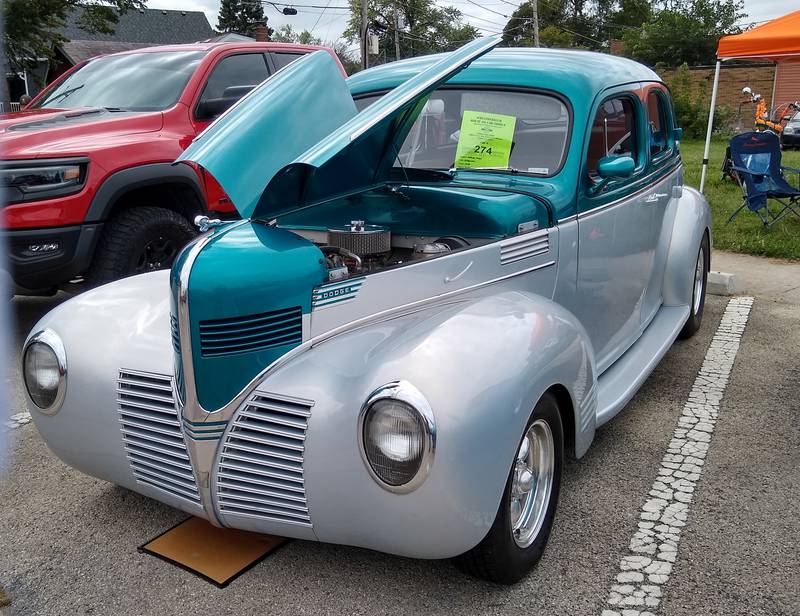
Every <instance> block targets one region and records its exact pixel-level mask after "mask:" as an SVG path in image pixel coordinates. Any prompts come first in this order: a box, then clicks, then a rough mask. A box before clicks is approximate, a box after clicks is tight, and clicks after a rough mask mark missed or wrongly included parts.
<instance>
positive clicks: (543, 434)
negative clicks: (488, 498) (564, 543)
mask: <svg viewBox="0 0 800 616" xmlns="http://www.w3.org/2000/svg"><path fill="white" fill-rule="evenodd" d="M554 465H555V445H554V443H553V432H552V431H551V430H550V426H549V425H548V423H547V422H546V421H544V420H543V419H537V420H536V421H534V422H533V423H532V424H531V426H530V428H528V431H527V432H526V433H525V437H524V438H523V439H522V443H520V446H519V450H518V451H517V456H516V458H515V460H514V469H513V476H512V478H511V500H510V505H509V506H510V514H511V535H512V537H514V542H515V543H516V544H517V545H518V546H519V547H521V548H527V547H528V546H529V545H530V544H531V543H533V541H534V539H536V536H537V535H538V534H539V531H540V530H541V528H542V524H544V519H545V516H546V515H547V506H548V504H549V503H550V494H551V492H552V491H553V471H554Z"/></svg>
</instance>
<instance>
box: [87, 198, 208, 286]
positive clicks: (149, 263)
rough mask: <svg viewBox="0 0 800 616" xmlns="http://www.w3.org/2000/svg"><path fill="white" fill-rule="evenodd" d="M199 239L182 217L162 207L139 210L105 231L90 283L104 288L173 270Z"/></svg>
mask: <svg viewBox="0 0 800 616" xmlns="http://www.w3.org/2000/svg"><path fill="white" fill-rule="evenodd" d="M194 235H195V232H194V229H193V228H192V226H191V225H190V224H189V221H188V220H186V219H185V218H184V217H183V216H181V215H180V214H177V213H175V212H173V211H172V210H167V209H164V208H160V207H137V208H132V209H129V210H125V211H123V212H122V213H120V214H118V215H117V216H115V217H114V218H113V219H112V220H111V221H110V222H109V223H108V224H107V225H106V228H105V229H104V230H103V236H102V238H101V239H100V245H99V246H98V247H97V252H96V253H95V256H94V261H93V263H92V268H91V270H90V272H89V282H90V283H91V284H93V285H98V284H104V283H106V282H111V281H112V280H117V279H119V278H125V277H126V276H133V275H135V274H143V273H145V272H152V271H155V270H160V269H166V268H169V267H171V266H172V262H173V261H174V260H175V257H176V256H177V254H178V252H180V250H181V248H183V247H184V246H185V245H186V244H187V243H188V242H189V240H191V239H192V238H193V237H194Z"/></svg>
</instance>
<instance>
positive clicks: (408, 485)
mask: <svg viewBox="0 0 800 616" xmlns="http://www.w3.org/2000/svg"><path fill="white" fill-rule="evenodd" d="M393 401H394V402H397V403H399V405H398V408H394V409H392V408H391V407H390V408H389V413H388V414H389V415H391V414H392V413H393V414H394V418H393V419H395V420H396V422H397V420H398V419H399V420H400V423H402V422H404V423H405V424H406V426H410V425H413V426H414V427H415V428H417V429H418V431H419V433H418V434H410V433H406V434H405V435H403V434H398V433H394V434H391V435H388V436H390V437H392V436H393V437H396V439H397V438H399V439H400V445H403V444H405V445H406V449H407V452H404V451H396V452H392V451H389V452H386V451H378V452H377V453H378V454H379V456H380V457H381V458H383V462H388V463H390V464H391V463H392V460H393V459H394V460H397V463H398V465H402V464H404V463H406V462H408V461H410V460H411V458H409V459H408V460H405V461H404V460H401V458H402V456H403V454H404V453H407V454H408V455H409V456H410V455H411V453H412V451H414V450H416V453H417V455H416V456H415V458H414V460H415V461H416V460H418V464H416V472H415V473H414V474H413V475H412V476H410V477H408V478H407V479H405V480H403V481H402V482H397V481H392V480H391V479H390V477H388V476H387V474H388V473H387V469H385V468H384V469H378V470H376V468H375V466H376V465H378V461H377V460H375V459H374V458H375V457H376V450H377V449H379V446H378V445H377V444H376V443H374V442H367V439H368V438H369V436H368V435H367V430H368V429H370V428H372V422H373V421H374V419H375V418H374V417H373V416H374V415H375V414H376V413H378V412H383V413H384V415H386V414H387V413H386V411H385V410H384V409H381V407H380V406H379V403H381V404H385V403H391V402H393ZM386 406H388V405H386ZM390 419H392V418H390ZM404 436H405V437H406V438H407V442H406V443H403V442H402V438H403V437H404ZM414 439H418V440H416V441H414ZM358 446H359V450H360V452H361V459H362V460H363V461H364V466H366V467H367V471H368V472H369V474H370V476H371V477H372V479H373V480H375V482H376V483H377V484H378V485H379V486H381V487H382V488H383V489H385V490H388V491H389V492H393V493H395V494H407V493H409V492H412V491H414V490H416V489H417V488H418V487H419V486H420V485H422V483H423V482H424V481H425V479H426V478H427V477H428V474H429V472H430V469H431V466H432V464H433V457H434V453H435V449H436V424H435V421H434V417H433V410H432V409H431V406H430V404H429V403H428V400H427V399H426V398H425V396H424V395H422V392H420V391H419V389H417V388H416V387H414V386H413V385H412V384H411V383H409V382H407V381H395V382H392V383H388V384H386V385H383V386H381V387H379V388H378V389H376V390H375V391H374V392H372V394H370V396H369V397H368V398H367V401H366V402H365V403H364V406H362V407H361V412H360V414H359V417H358ZM393 454H396V455H395V456H394V458H393ZM389 472H391V470H389ZM397 474H400V473H399V472H398V473H397Z"/></svg>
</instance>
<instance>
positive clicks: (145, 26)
mask: <svg viewBox="0 0 800 616" xmlns="http://www.w3.org/2000/svg"><path fill="white" fill-rule="evenodd" d="M82 11H83V9H82V8H78V9H76V10H74V11H72V13H70V15H69V16H68V18H67V24H66V26H64V27H63V28H60V29H59V30H58V32H59V34H61V35H62V36H63V37H64V38H66V39H68V40H70V41H81V42H86V41H106V42H117V43H143V44H146V45H170V44H174V43H193V42H195V41H202V40H205V39H209V38H211V37H213V36H214V35H215V34H216V33H215V32H214V30H213V29H212V28H211V25H210V24H209V23H208V19H206V16H205V13H203V12H202V11H171V10H162V9H143V10H130V11H126V12H125V13H121V14H120V15H119V22H118V23H117V24H116V25H115V26H114V32H113V33H111V34H104V33H101V32H87V31H86V30H82V29H81V28H80V27H79V25H78V22H79V20H80V17H81V14H82ZM114 51H123V50H122V49H116V50H114ZM98 53H109V52H108V51H99V52H98ZM92 55H97V54H92Z"/></svg>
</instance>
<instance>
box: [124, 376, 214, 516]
mask: <svg viewBox="0 0 800 616" xmlns="http://www.w3.org/2000/svg"><path fill="white" fill-rule="evenodd" d="M173 387H174V384H173V381H172V377H169V376H166V375H162V374H153V373H148V372H137V371H134V370H120V372H119V377H118V378H117V410H118V412H119V422H120V431H121V432H122V438H123V440H124V442H125V453H126V455H127V457H128V463H129V464H130V467H131V472H132V473H133V476H134V477H135V478H136V481H137V482H138V483H141V484H144V485H148V486H150V487H153V488H156V489H158V490H161V491H163V492H166V493H168V494H170V495H171V496H174V497H177V498H180V499H182V500H186V501H189V502H191V503H192V504H194V505H200V495H199V493H198V491H197V485H196V483H195V479H194V472H193V471H192V463H191V461H190V460H189V454H188V453H187V451H186V445H185V444H184V441H183V435H182V433H181V423H180V418H179V416H178V409H177V407H176V405H175V395H174V389H173Z"/></svg>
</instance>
